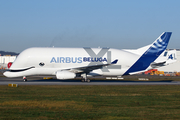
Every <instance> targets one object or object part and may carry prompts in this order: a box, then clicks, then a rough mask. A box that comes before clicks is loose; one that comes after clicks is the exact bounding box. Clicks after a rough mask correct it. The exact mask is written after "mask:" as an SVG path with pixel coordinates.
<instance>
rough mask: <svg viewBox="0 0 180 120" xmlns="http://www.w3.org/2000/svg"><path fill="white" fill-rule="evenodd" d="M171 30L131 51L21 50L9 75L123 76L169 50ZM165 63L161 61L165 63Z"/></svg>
mask: <svg viewBox="0 0 180 120" xmlns="http://www.w3.org/2000/svg"><path fill="white" fill-rule="evenodd" d="M170 37H171V32H163V33H162V34H161V35H160V36H159V37H158V38H157V39H156V40H155V41H154V42H153V43H152V44H150V45H147V46H145V47H142V48H139V49H136V50H133V51H132V52H131V51H128V50H118V49H112V48H46V47H44V48H42V47H40V48H28V49H26V50H24V51H23V52H21V53H20V54H19V56H18V57H17V58H16V60H15V61H14V62H13V64H12V65H11V67H10V68H9V70H8V71H6V72H4V75H5V76H6V77H23V79H24V81H27V78H26V77H27V76H38V75H40V76H56V78H57V79H60V80H66V79H74V78H76V77H82V81H87V82H90V80H88V77H93V76H123V75H131V74H134V73H138V72H143V71H146V70H147V68H148V69H150V68H151V64H152V63H153V65H156V64H157V65H158V63H156V64H154V61H155V60H156V59H157V58H158V57H159V56H160V55H161V54H162V53H163V52H164V51H165V50H166V48H167V45H168V42H169V39H170ZM164 63H165V62H161V63H159V64H164Z"/></svg>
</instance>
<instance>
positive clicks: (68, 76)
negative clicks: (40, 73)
mask: <svg viewBox="0 0 180 120" xmlns="http://www.w3.org/2000/svg"><path fill="white" fill-rule="evenodd" d="M75 77H76V74H75V73H72V72H69V71H57V72H56V78H57V79H60V80H65V79H73V78H75Z"/></svg>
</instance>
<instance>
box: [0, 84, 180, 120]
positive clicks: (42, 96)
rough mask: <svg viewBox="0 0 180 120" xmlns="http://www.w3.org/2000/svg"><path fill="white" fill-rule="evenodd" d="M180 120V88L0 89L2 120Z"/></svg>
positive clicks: (21, 87)
mask: <svg viewBox="0 0 180 120" xmlns="http://www.w3.org/2000/svg"><path fill="white" fill-rule="evenodd" d="M54 118H55V119H78V120H79V119H94V120H97V119H100V120H105V119H106V120H110V119H113V120H114V119H138V120H139V119H180V86H178V85H157V86H156V85H147V86H143V85H139V86H25V85H24V86H19V87H17V88H11V87H8V86H0V119H54Z"/></svg>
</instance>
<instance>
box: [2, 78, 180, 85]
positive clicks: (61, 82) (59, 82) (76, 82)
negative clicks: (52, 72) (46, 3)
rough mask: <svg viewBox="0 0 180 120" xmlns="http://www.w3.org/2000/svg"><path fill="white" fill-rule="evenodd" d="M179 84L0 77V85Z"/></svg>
mask: <svg viewBox="0 0 180 120" xmlns="http://www.w3.org/2000/svg"><path fill="white" fill-rule="evenodd" d="M8 84H18V85H180V81H172V80H166V81H128V80H91V82H90V83H87V82H81V80H56V79H35V78H33V79H29V80H28V81H26V82H24V81H23V80H22V78H13V79H12V78H5V77H0V85H8Z"/></svg>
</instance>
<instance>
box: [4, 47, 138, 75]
mask: <svg viewBox="0 0 180 120" xmlns="http://www.w3.org/2000/svg"><path fill="white" fill-rule="evenodd" d="M139 57H140V55H138V54H134V53H131V52H128V51H124V50H118V49H109V48H29V49H26V50H24V51H23V52H22V53H21V54H20V55H19V56H18V57H17V59H16V60H15V61H14V63H13V64H12V66H11V68H10V71H9V72H6V73H5V74H4V75H5V76H7V77H20V76H32V75H55V74H56V72H57V71H59V70H68V69H74V68H80V67H85V66H91V65H98V64H107V63H111V62H112V61H113V60H115V59H118V62H117V64H115V65H110V66H107V67H103V68H102V69H96V70H93V71H91V73H94V74H99V75H104V76H121V75H123V74H124V73H125V72H126V71H127V70H128V69H129V67H130V66H132V65H133V64H134V63H135V62H136V61H137V60H138V59H139Z"/></svg>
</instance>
